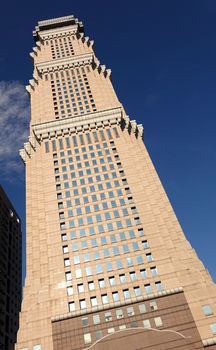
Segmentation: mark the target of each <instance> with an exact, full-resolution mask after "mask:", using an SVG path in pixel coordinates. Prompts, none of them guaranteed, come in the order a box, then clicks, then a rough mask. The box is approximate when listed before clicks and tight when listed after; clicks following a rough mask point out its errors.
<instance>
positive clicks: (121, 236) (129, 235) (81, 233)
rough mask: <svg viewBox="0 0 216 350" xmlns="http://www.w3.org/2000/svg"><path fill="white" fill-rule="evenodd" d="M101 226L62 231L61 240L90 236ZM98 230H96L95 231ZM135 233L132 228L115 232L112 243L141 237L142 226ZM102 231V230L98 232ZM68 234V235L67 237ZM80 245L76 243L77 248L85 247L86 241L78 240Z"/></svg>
mask: <svg viewBox="0 0 216 350" xmlns="http://www.w3.org/2000/svg"><path fill="white" fill-rule="evenodd" d="M101 229H102V228H101V227H99V226H98V228H96V227H94V226H93V227H89V228H88V229H81V230H77V231H71V232H69V233H68V234H67V233H63V234H62V235H61V240H62V241H63V242H64V241H67V240H68V239H72V240H74V239H78V238H82V237H86V236H88V235H89V236H92V235H95V234H96V233H99V232H100V230H101ZM97 231H98V232H97ZM136 232H137V233H135V231H134V230H129V231H128V232H120V233H118V234H115V235H114V237H112V240H113V243H115V242H118V241H124V240H127V239H133V238H136V237H142V236H143V235H144V231H143V228H139V229H138V230H137V231H136ZM100 233H102V232H100ZM68 236H69V237H68ZM79 243H80V245H78V250H79V249H85V246H86V243H82V241H81V242H79Z"/></svg>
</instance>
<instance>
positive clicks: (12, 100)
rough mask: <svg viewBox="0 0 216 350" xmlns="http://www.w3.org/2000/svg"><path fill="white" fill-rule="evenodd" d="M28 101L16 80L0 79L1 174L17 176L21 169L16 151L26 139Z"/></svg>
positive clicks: (21, 86)
mask: <svg viewBox="0 0 216 350" xmlns="http://www.w3.org/2000/svg"><path fill="white" fill-rule="evenodd" d="M29 115H30V112H29V102H28V96H27V93H26V92H25V88H24V86H23V85H22V84H20V83H19V82H16V81H11V82H7V81H0V168H1V175H2V176H8V175H9V174H11V177H13V175H16V176H17V173H20V172H21V171H22V169H23V167H22V164H21V161H20V159H19V156H18V151H19V149H20V148H21V147H22V144H23V142H24V141H25V140H27V136H28V122H29Z"/></svg>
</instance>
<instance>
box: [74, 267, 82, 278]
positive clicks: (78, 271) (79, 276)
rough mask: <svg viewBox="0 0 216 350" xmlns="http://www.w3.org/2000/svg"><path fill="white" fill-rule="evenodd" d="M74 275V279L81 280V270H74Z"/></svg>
mask: <svg viewBox="0 0 216 350" xmlns="http://www.w3.org/2000/svg"><path fill="white" fill-rule="evenodd" d="M75 275H76V278H81V277H82V270H81V269H77V270H75Z"/></svg>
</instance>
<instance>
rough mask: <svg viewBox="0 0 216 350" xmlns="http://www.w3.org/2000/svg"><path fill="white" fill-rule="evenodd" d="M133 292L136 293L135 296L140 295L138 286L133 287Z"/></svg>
mask: <svg viewBox="0 0 216 350" xmlns="http://www.w3.org/2000/svg"><path fill="white" fill-rule="evenodd" d="M134 294H135V295H136V297H139V296H140V295H141V289H140V287H134Z"/></svg>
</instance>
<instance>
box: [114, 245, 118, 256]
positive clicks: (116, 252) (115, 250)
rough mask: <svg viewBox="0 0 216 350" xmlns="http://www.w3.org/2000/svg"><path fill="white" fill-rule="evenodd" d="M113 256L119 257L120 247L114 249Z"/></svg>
mask: <svg viewBox="0 0 216 350" xmlns="http://www.w3.org/2000/svg"><path fill="white" fill-rule="evenodd" d="M113 254H114V255H119V248H118V247H114V248H113Z"/></svg>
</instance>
